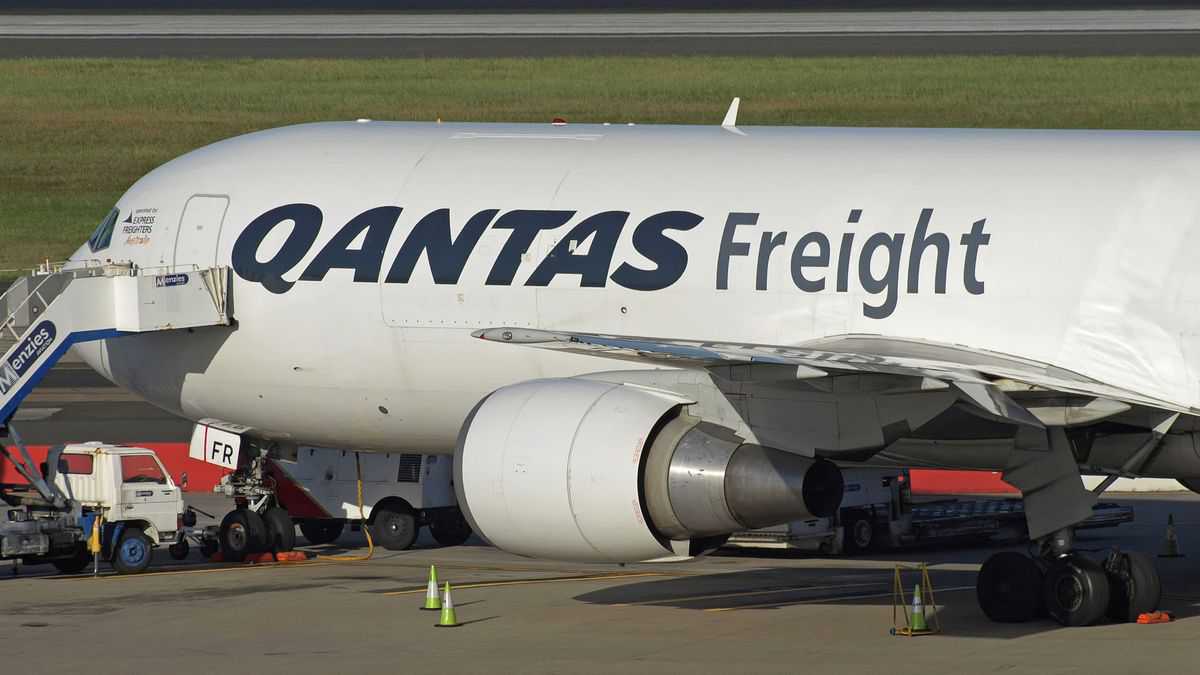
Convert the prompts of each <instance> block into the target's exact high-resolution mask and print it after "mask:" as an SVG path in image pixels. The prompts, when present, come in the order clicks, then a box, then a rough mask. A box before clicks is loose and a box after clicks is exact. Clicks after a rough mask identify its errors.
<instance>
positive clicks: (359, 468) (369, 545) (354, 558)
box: [317, 452, 375, 562]
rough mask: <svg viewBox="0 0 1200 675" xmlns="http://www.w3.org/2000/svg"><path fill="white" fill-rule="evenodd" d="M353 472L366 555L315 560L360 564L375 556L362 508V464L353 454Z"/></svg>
mask: <svg viewBox="0 0 1200 675" xmlns="http://www.w3.org/2000/svg"><path fill="white" fill-rule="evenodd" d="M354 470H355V471H357V472H358V517H359V520H361V521H362V531H363V534H365V535H367V554H366V555H319V556H317V558H319V559H321V560H333V561H337V562H361V561H363V560H370V559H371V556H373V555H375V541H374V540H373V539H371V528H370V527H368V526H367V511H366V509H365V508H363V487H362V463H361V462H360V461H359V456H358V453H357V452H356V453H354Z"/></svg>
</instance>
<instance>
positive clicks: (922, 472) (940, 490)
mask: <svg viewBox="0 0 1200 675" xmlns="http://www.w3.org/2000/svg"><path fill="white" fill-rule="evenodd" d="M909 476H910V477H911V480H912V491H913V494H917V495H958V494H972V495H979V494H1018V490H1017V489H1016V488H1015V487H1013V486H1011V485H1009V484H1008V483H1005V482H1004V481H1003V480H1001V479H1000V472H999V471H945V470H941V469H912V470H910V471H909Z"/></svg>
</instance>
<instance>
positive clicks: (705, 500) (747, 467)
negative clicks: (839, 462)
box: [454, 378, 842, 562]
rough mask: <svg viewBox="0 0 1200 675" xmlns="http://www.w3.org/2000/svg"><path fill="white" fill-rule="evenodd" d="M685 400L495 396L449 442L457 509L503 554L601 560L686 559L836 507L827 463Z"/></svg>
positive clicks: (629, 393)
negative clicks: (698, 410) (702, 413)
mask: <svg viewBox="0 0 1200 675" xmlns="http://www.w3.org/2000/svg"><path fill="white" fill-rule="evenodd" d="M688 403H690V401H688V400H687V399H685V398H682V397H680V396H678V395H676V394H674V393H672V392H667V391H661V390H656V389H649V388H645V387H640V386H635V385H628V384H614V383H610V382H601V381H594V380H586V379H574V378H564V379H548V380H532V381H529V382H522V383H520V384H515V385H511V386H508V387H503V388H501V389H498V390H496V391H495V392H493V393H492V394H490V395H489V396H487V397H486V398H484V399H483V400H482V401H480V402H479V404H477V405H476V406H475V409H474V410H473V411H472V412H471V414H470V415H469V416H468V417H467V420H466V422H465V423H464V424H463V428H462V431H461V432H460V434H459V439H458V448H457V451H456V453H455V457H454V484H455V490H456V491H457V493H458V502H459V505H460V507H461V508H462V510H463V513H464V514H465V515H466V517H467V519H468V520H469V521H470V523H471V526H472V528H473V529H474V530H475V532H477V533H479V534H480V535H482V536H483V537H484V538H486V539H487V540H488V541H490V542H491V543H492V544H493V545H495V546H498V547H499V548H501V549H504V550H506V551H510V552H512V553H517V554H520V555H527V556H533V557H542V558H554V559H559V560H578V561H607V562H634V561H639V560H650V559H654V558H661V557H664V556H670V555H677V554H678V553H679V552H680V551H689V549H690V552H691V553H693V554H694V553H697V552H698V551H699V550H701V549H704V548H708V547H710V546H711V543H712V542H713V541H714V540H716V541H719V540H720V538H722V537H724V536H725V535H728V534H730V533H731V532H735V531H738V530H743V529H753V528H758V527H767V526H769V525H775V524H778V523H783V522H787V521H790V520H798V519H803V518H810V517H824V516H828V515H831V514H832V513H833V512H834V511H836V510H837V508H838V505H839V504H840V503H841V499H842V477H841V472H840V471H839V470H838V468H837V466H836V465H834V464H833V463H831V462H828V461H824V460H813V459H809V458H806V457H802V456H800V455H796V454H793V453H788V452H784V451H782V450H776V449H772V448H764V447H761V446H757V445H752V444H747V443H744V442H742V439H741V438H739V437H738V436H736V435H735V434H734V433H733V431H731V430H729V429H726V428H724V427H721V426H717V425H713V424H709V423H706V422H703V421H701V420H699V419H696V418H694V417H691V416H689V415H686V414H684V412H683V410H684V406H685V405H686V404H688ZM681 542H689V543H685V544H684V545H682V546H681V545H680V543H681Z"/></svg>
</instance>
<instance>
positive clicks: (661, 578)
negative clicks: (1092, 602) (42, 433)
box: [0, 495, 1200, 675]
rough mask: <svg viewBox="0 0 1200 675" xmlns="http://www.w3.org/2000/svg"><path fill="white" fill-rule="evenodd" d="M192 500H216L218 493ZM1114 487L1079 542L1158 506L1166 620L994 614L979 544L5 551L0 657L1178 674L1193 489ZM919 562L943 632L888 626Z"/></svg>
mask: <svg viewBox="0 0 1200 675" xmlns="http://www.w3.org/2000/svg"><path fill="white" fill-rule="evenodd" d="M197 499H199V501H200V502H202V503H203V505H204V506H206V507H207V510H212V511H213V512H214V513H217V514H218V515H219V513H220V512H223V511H222V509H223V508H227V504H223V503H221V502H222V500H220V498H217V497H214V496H212V495H204V496H201V497H198V498H197ZM1123 501H1128V502H1129V503H1132V504H1133V505H1134V506H1135V508H1136V509H1137V521H1136V522H1134V523H1131V524H1127V525H1122V526H1121V527H1119V528H1117V529H1114V530H1105V531H1094V532H1091V533H1086V534H1084V535H1082V536H1081V539H1080V542H1079V545H1080V546H1081V547H1084V548H1094V549H1106V548H1109V547H1111V546H1120V547H1121V548H1124V549H1143V550H1156V549H1157V547H1158V546H1159V545H1160V544H1161V539H1162V533H1163V525H1164V524H1165V521H1166V515H1167V514H1168V513H1173V514H1174V515H1175V517H1176V522H1177V523H1179V525H1180V529H1179V531H1180V537H1181V539H1182V545H1183V549H1184V552H1185V553H1186V554H1187V555H1188V557H1185V558H1174V559H1158V565H1159V569H1160V571H1161V573H1162V575H1163V578H1164V586H1165V590H1166V596H1165V598H1164V602H1163V605H1164V607H1166V608H1168V609H1172V610H1174V611H1175V612H1177V614H1178V617H1179V620H1177V621H1176V622H1174V623H1171V624H1165V625H1155V626H1139V625H1136V624H1122V625H1100V626H1094V627H1089V628H1073V629H1065V628H1061V627H1059V626H1058V625H1056V624H1053V623H1051V622H1049V621H1036V622H1034V623H1029V624H1016V625H1000V624H992V623H990V622H988V621H987V620H986V618H985V617H983V615H982V614H981V613H980V611H979V610H978V609H977V607H976V605H975V598H974V595H975V594H974V580H975V575H976V572H977V570H978V566H979V564H980V563H981V562H982V561H983V560H984V559H985V558H986V557H987V556H988V555H989V554H991V553H992V552H993V551H994V550H995V549H991V548H985V547H975V548H944V549H937V550H918V551H911V552H903V553H879V554H874V555H870V556H867V557H862V558H853V559H842V558H830V557H820V556H813V555H805V554H795V553H791V554H782V553H774V552H759V553H740V552H727V553H721V554H718V555H714V556H710V557H707V558H704V559H701V560H697V561H692V562H687V563H670V564H639V565H628V566H624V567H619V566H615V565H582V564H571V563H553V562H546V561H536V560H528V559H522V558H518V557H515V556H512V555H508V554H506V553H502V552H500V551H497V550H495V549H492V548H490V547H487V546H486V545H483V544H482V543H481V542H469V543H468V545H466V546H459V547H453V548H437V547H435V545H434V544H433V543H432V542H431V541H429V540H428V539H426V538H423V539H421V540H420V541H419V543H418V546H417V548H415V549H413V550H410V551H404V552H393V551H377V552H376V555H375V557H374V558H373V559H371V560H369V561H366V562H337V561H333V560H325V559H315V560H313V561H311V562H308V563H299V564H291V565H285V564H279V565H265V566H264V565H258V566H246V565H214V564H208V563H205V562H202V561H201V560H200V559H199V557H198V555H196V554H193V557H192V558H191V559H190V560H188V561H185V562H183V563H179V562H175V561H173V560H171V559H170V558H168V557H167V556H166V555H165V553H161V552H160V557H159V558H158V559H157V560H156V565H155V568H154V569H155V570H157V571H155V572H151V573H147V574H144V575H141V576H135V577H119V576H114V575H112V574H111V573H110V572H109V571H108V570H107V568H104V567H102V568H101V574H100V576H99V578H95V579H93V578H90V577H88V576H86V575H84V576H80V577H62V576H55V575H51V574H50V573H49V570H48V569H45V568H39V567H25V568H22V570H21V574H20V575H19V576H12V575H11V574H8V573H7V571H6V570H4V569H3V566H0V631H3V633H4V634H5V635H6V637H7V639H6V641H5V656H6V662H8V663H21V664H23V665H22V671H23V672H75V671H77V672H131V671H136V672H153V671H168V670H169V671H170V672H179V673H208V672H213V671H228V672H261V673H318V672H320V673H329V672H381V671H386V672H397V671H406V672H453V673H458V672H523V673H593V672H595V673H599V672H630V673H643V672H645V673H675V672H687V673H728V672H754V673H759V672H762V673H767V672H814V673H826V672H830V673H832V672H837V673H872V674H874V673H889V674H893V673H895V674H904V673H920V674H922V675H928V674H930V673H982V672H1005V673H1140V672H1164V673H1185V672H1193V671H1194V664H1195V663H1196V662H1197V660H1200V644H1198V643H1197V640H1196V639H1195V636H1196V632H1197V629H1198V628H1200V578H1198V577H1197V574H1196V571H1197V565H1198V564H1200V536H1195V535H1193V533H1194V532H1197V533H1198V534H1200V532H1198V528H1196V527H1195V526H1196V525H1200V498H1194V497H1178V498H1175V497H1172V498H1150V497H1129V498H1127V499H1123ZM362 541H363V540H362V538H361V535H360V534H358V533H348V534H347V535H345V536H344V537H343V539H342V540H341V541H340V542H339V546H324V547H305V548H306V549H307V550H309V551H310V552H312V553H314V554H316V553H321V554H324V555H346V554H362V553H364V551H363V549H362V548H361V544H362ZM918 562H925V563H928V564H929V569H930V574H931V577H932V580H933V584H934V590H935V598H936V605H937V608H936V609H937V618H938V620H939V621H940V623H941V626H942V628H943V630H944V632H943V633H942V634H941V635H936V636H929V637H922V638H916V639H908V638H897V637H892V636H891V635H889V628H890V627H891V626H892V605H891V603H892V587H891V584H892V575H893V569H894V565H895V564H897V563H899V564H905V565H911V564H915V563H918ZM432 564H436V565H437V569H438V574H439V578H440V579H442V580H448V581H449V582H450V583H451V584H452V591H453V597H454V602H455V605H456V608H457V615H458V619H459V620H460V621H461V622H463V623H464V625H463V626H462V627H460V628H455V629H439V628H434V626H433V624H434V623H435V621H436V620H437V616H436V614H435V613H433V612H423V611H420V610H419V609H418V607H419V606H420V604H421V601H422V598H423V593H424V584H425V580H426V574H427V571H428V568H429V565H432ZM912 583H915V577H913V576H911V575H910V576H908V577H906V578H905V586H906V589H907V593H908V594H911V592H912V588H911V584H912ZM24 664H31V665H28V666H26V665H24ZM98 664H102V666H101V667H99V669H98V670H97V667H98Z"/></svg>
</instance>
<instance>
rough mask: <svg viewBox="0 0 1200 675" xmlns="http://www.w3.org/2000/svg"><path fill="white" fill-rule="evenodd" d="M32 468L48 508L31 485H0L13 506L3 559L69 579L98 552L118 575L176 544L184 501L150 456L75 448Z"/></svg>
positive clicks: (4, 526)
mask: <svg viewBox="0 0 1200 675" xmlns="http://www.w3.org/2000/svg"><path fill="white" fill-rule="evenodd" d="M50 461H53V462H54V466H53V467H51V466H50V465H49V462H50ZM37 468H38V469H39V470H40V476H41V478H42V479H44V480H45V482H46V483H48V484H49V487H50V491H51V493H53V494H52V495H51V496H52V497H54V499H53V501H50V500H48V499H47V497H46V495H44V494H41V493H40V492H39V491H38V490H37V489H34V486H32V485H18V484H12V485H4V486H0V499H3V501H4V502H5V503H7V504H8V506H9V507H10V508H9V509H8V513H7V517H6V518H4V519H3V520H2V521H0V559H17V560H21V561H24V562H26V563H51V564H53V565H54V566H55V567H57V568H58V569H59V571H62V572H67V573H72V572H79V571H81V570H82V569H84V568H85V567H86V566H87V565H88V564H90V563H91V562H92V560H93V549H98V552H99V554H100V556H101V557H102V558H104V559H106V560H109V561H110V562H111V563H112V565H113V567H114V569H116V570H117V571H118V572H121V573H135V572H141V571H144V570H145V569H146V568H147V567H148V566H149V564H150V558H151V552H152V550H153V549H154V547H156V546H158V545H160V544H172V543H174V542H176V541H177V540H178V534H179V531H180V523H181V518H182V515H183V512H184V503H183V494H182V492H181V490H180V489H179V487H178V486H177V485H176V484H175V482H174V481H173V480H172V479H171V476H170V474H169V473H167V471H166V469H165V468H164V467H163V465H162V462H161V461H159V459H158V456H157V455H155V454H154V451H152V450H147V449H145V448H131V447H125V446H119V445H106V444H103V443H97V442H91V443H74V444H70V445H67V446H65V447H62V448H59V449H55V450H51V451H50V452H49V454H48V457H47V460H45V461H42V462H41V464H40V466H39V467H37ZM93 535H95V536H93Z"/></svg>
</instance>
